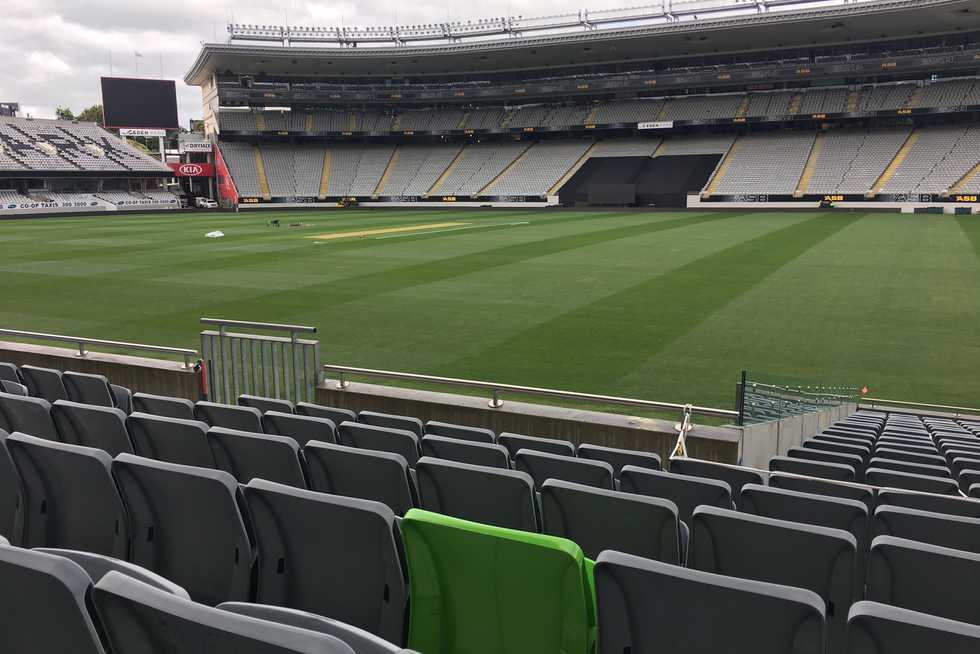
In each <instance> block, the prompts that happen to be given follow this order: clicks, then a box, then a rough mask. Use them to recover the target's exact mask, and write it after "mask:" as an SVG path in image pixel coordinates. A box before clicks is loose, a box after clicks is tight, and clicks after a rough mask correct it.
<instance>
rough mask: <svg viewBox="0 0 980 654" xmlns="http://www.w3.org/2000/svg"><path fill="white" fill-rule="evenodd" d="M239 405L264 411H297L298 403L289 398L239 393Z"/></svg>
mask: <svg viewBox="0 0 980 654" xmlns="http://www.w3.org/2000/svg"><path fill="white" fill-rule="evenodd" d="M238 405H239V406H247V407H252V408H253V409H258V410H259V411H261V412H262V413H265V412H266V411H278V412H279V413H296V405H295V404H293V403H292V402H290V401H289V400H279V399H276V398H273V397H262V396H260V395H239V396H238Z"/></svg>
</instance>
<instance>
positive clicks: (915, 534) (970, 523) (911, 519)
mask: <svg viewBox="0 0 980 654" xmlns="http://www.w3.org/2000/svg"><path fill="white" fill-rule="evenodd" d="M871 524H872V531H871V533H872V535H874V536H896V537H898V538H907V539H909V540H917V541H920V542H923V543H930V544H932V545H939V546H940V547H949V548H952V549H955V550H965V551H967V552H974V553H977V554H980V519H977V518H965V517H963V516H956V515H949V514H946V513H933V512H932V511H921V510H919V509H908V508H905V507H904V506H887V505H885V506H879V507H878V508H877V509H875V512H874V518H873V520H872V523H871Z"/></svg>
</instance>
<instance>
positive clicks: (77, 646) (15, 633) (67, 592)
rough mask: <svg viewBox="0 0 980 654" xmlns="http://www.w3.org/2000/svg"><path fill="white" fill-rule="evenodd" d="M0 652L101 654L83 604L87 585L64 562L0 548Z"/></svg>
mask: <svg viewBox="0 0 980 654" xmlns="http://www.w3.org/2000/svg"><path fill="white" fill-rule="evenodd" d="M0 588H3V589H4V592H3V593H0V616H3V617H2V618H0V621H2V623H3V626H4V628H2V629H0V652H3V653H4V654H41V653H47V652H71V653H72V654H106V650H105V648H103V646H102V643H101V641H100V639H99V631H98V628H97V627H96V625H95V623H94V621H93V620H92V617H91V616H90V615H89V612H88V608H87V602H88V597H89V592H90V591H91V589H92V581H91V579H90V578H89V576H88V575H87V574H85V571H84V570H82V569H81V568H80V567H78V565H76V564H75V563H72V562H71V561H69V560H68V559H65V558H62V557H59V556H53V555H51V554H46V553H44V552H38V551H36V550H27V549H21V548H19V547H10V546H6V545H0Z"/></svg>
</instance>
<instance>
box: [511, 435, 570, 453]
mask: <svg viewBox="0 0 980 654" xmlns="http://www.w3.org/2000/svg"><path fill="white" fill-rule="evenodd" d="M497 442H498V443H500V444H501V445H503V446H504V447H506V448H507V452H508V453H509V454H510V458H511V459H513V458H514V457H515V456H517V453H518V452H519V451H521V450H533V451H534V452H546V453H548V454H558V455H561V456H575V446H574V445H572V443H571V441H563V440H559V439H556V438H538V437H537V436H524V435H522V434H511V433H508V432H504V433H502V434H500V435H499V436H498V437H497Z"/></svg>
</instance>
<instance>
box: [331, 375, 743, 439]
mask: <svg viewBox="0 0 980 654" xmlns="http://www.w3.org/2000/svg"><path fill="white" fill-rule="evenodd" d="M323 370H324V371H325V372H331V373H336V374H337V376H338V377H337V388H340V389H344V388H347V387H348V386H350V380H348V379H347V377H348V375H358V376H362V377H377V378H380V379H400V380H403V381H411V382H421V383H426V384H437V385H443V386H456V387H458V388H475V389H480V390H483V391H487V392H488V393H490V400H489V402H488V404H489V405H490V407H491V408H494V409H499V408H500V407H502V406H503V405H504V401H503V399H501V397H500V396H501V394H502V393H514V394H518V395H537V396H541V397H553V398H556V399H562V400H574V401H576V402H591V403H596V404H612V405H617V406H631V407H638V408H643V409H650V410H653V411H669V412H674V411H676V412H678V413H679V414H680V415H681V422H682V424H684V423H686V424H687V425H688V427H687V428H686V430H687V431H690V429H691V427H690V424H691V423H690V420H691V416H692V415H694V414H697V415H702V416H712V417H716V418H738V411H731V410H728V409H716V408H713V407H703V406H695V405H693V404H675V403H672V402H656V401H654V400H640V399H636V398H631V397H618V396H615V395H595V394H592V393H579V392H575V391H560V390H556V389H553V388H538V387H535V386H518V385H516V384H498V383H495V382H486V381H477V380H474V379H457V378H454V377H438V376H434V375H421V374H417V373H411V372H396V371H393V370H375V369H372V368H356V367H354V366H338V365H331V364H324V366H323ZM685 418H686V420H685Z"/></svg>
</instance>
